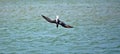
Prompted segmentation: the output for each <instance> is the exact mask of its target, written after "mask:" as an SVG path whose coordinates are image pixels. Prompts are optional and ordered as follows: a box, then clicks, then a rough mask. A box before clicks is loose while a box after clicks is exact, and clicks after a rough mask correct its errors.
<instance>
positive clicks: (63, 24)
mask: <svg viewBox="0 0 120 54" xmlns="http://www.w3.org/2000/svg"><path fill="white" fill-rule="evenodd" d="M41 16H42V17H43V18H44V19H45V20H47V21H48V22H50V23H55V24H56V27H57V28H58V26H59V25H61V26H62V27H65V28H73V27H72V26H70V25H67V24H65V23H64V22H62V21H60V20H59V16H56V19H55V20H51V19H50V18H48V17H46V16H44V15H41Z"/></svg>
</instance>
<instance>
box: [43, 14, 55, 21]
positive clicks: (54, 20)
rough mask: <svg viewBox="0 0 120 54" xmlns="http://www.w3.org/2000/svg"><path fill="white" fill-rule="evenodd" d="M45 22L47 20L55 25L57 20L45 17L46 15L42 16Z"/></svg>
mask: <svg viewBox="0 0 120 54" xmlns="http://www.w3.org/2000/svg"><path fill="white" fill-rule="evenodd" d="M41 16H42V17H43V18H44V19H45V20H47V21H48V22H50V23H55V20H51V19H50V18H48V17H46V16H44V15H41Z"/></svg>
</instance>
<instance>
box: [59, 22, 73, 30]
mask: <svg viewBox="0 0 120 54" xmlns="http://www.w3.org/2000/svg"><path fill="white" fill-rule="evenodd" d="M60 25H61V26H62V27H65V28H73V26H70V25H67V24H65V23H64V22H62V21H60Z"/></svg>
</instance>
